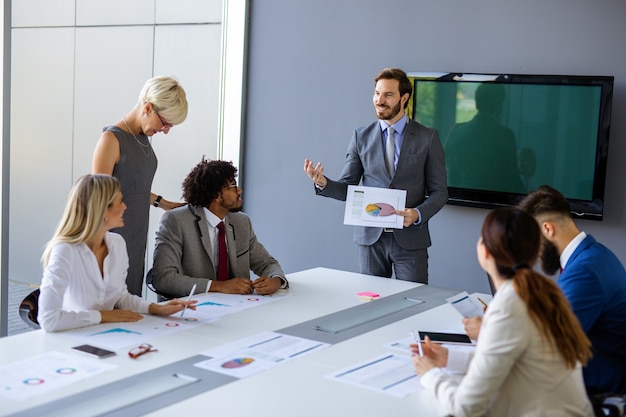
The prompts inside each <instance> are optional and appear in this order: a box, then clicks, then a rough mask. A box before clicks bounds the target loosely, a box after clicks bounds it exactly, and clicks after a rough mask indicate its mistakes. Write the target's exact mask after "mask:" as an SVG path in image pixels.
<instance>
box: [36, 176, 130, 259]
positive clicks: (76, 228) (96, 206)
mask: <svg viewBox="0 0 626 417" xmlns="http://www.w3.org/2000/svg"><path fill="white" fill-rule="evenodd" d="M120 192H121V187H120V183H119V181H118V180H117V179H116V178H114V177H112V176H110V175H104V174H87V175H83V176H82V177H80V178H79V179H78V180H77V181H76V184H74V186H73V187H72V190H71V191H70V195H69V196H68V198H67V203H66V204H65V210H64V212H63V216H62V217H61V221H60V222H59V225H58V226H57V230H56V232H55V233H54V236H53V237H52V239H50V241H49V242H48V244H47V245H46V249H45V250H44V252H43V256H42V257H41V260H42V262H43V265H44V267H46V266H47V265H48V261H49V259H50V252H51V251H52V248H53V247H54V246H55V245H57V244H59V243H84V242H87V241H89V240H90V239H92V238H93V237H94V236H95V235H96V233H98V231H99V230H100V227H101V225H102V222H103V220H104V213H105V211H106V209H107V208H108V207H110V206H111V204H113V201H114V200H115V198H116V197H117V195H118V194H119V193H120Z"/></svg>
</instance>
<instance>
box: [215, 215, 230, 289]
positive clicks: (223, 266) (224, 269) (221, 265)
mask: <svg viewBox="0 0 626 417" xmlns="http://www.w3.org/2000/svg"><path fill="white" fill-rule="evenodd" d="M217 230H218V233H217V242H218V248H217V249H218V251H217V253H218V260H217V279H218V281H225V280H227V279H228V251H227V250H226V231H225V229H224V222H219V223H218V224H217Z"/></svg>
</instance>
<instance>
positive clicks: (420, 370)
mask: <svg viewBox="0 0 626 417" xmlns="http://www.w3.org/2000/svg"><path fill="white" fill-rule="evenodd" d="M411 352H412V353H413V367H414V368H415V372H416V373H417V375H419V376H422V375H424V374H425V373H426V372H428V371H430V370H431V369H433V368H443V367H445V366H446V365H447V364H448V349H446V348H444V347H443V346H441V345H440V344H438V343H433V342H432V341H431V340H430V338H429V337H428V336H426V338H425V339H424V343H422V352H423V356H421V355H420V352H419V346H418V345H417V343H414V344H411Z"/></svg>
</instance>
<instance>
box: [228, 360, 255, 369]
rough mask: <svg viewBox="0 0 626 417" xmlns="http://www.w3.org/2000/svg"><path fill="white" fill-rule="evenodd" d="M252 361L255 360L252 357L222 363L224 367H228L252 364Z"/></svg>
mask: <svg viewBox="0 0 626 417" xmlns="http://www.w3.org/2000/svg"><path fill="white" fill-rule="evenodd" d="M252 362H254V359H252V358H236V359H232V360H230V361H228V362H224V363H223V364H222V368H226V369H233V368H241V367H243V366H247V365H250V364H251V363H252Z"/></svg>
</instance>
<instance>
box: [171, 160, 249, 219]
mask: <svg viewBox="0 0 626 417" xmlns="http://www.w3.org/2000/svg"><path fill="white" fill-rule="evenodd" d="M235 177H237V168H235V166H234V165H233V163H232V162H226V161H219V160H217V161H207V160H206V159H205V158H204V156H203V157H202V161H200V163H198V165H196V166H195V167H194V169H192V170H191V172H190V173H189V175H187V178H185V180H184V181H183V198H184V199H185V201H187V202H188V203H189V204H192V205H194V206H202V207H208V206H209V204H210V203H211V201H213V200H215V199H216V198H217V197H219V195H220V193H221V192H222V188H223V187H224V186H226V185H229V184H228V183H229V182H232V181H234V180H235Z"/></svg>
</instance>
